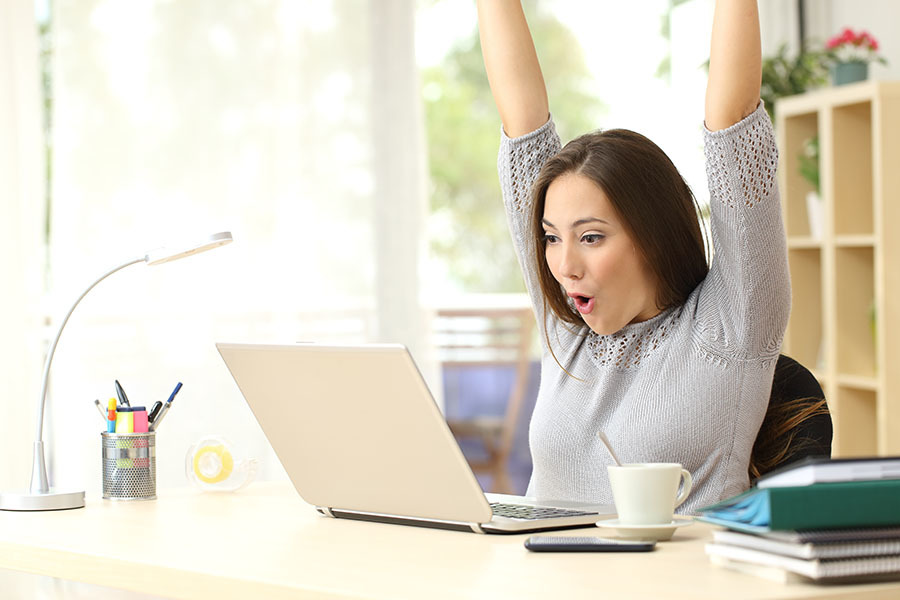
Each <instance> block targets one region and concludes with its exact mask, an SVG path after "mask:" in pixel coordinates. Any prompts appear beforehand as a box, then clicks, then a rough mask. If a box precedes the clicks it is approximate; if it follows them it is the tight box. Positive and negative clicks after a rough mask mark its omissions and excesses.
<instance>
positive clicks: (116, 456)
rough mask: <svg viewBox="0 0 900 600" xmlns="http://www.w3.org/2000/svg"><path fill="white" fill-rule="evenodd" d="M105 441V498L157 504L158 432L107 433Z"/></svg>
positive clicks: (104, 433) (104, 435)
mask: <svg viewBox="0 0 900 600" xmlns="http://www.w3.org/2000/svg"><path fill="white" fill-rule="evenodd" d="M100 435H101V436H102V440H103V497H104V498H107V499H109V500H156V432H155V431H150V432H147V433H106V432H102V433H101V434H100Z"/></svg>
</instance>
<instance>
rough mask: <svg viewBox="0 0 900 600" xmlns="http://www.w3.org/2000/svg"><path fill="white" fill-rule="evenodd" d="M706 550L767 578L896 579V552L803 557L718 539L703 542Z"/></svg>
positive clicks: (899, 561)
mask: <svg viewBox="0 0 900 600" xmlns="http://www.w3.org/2000/svg"><path fill="white" fill-rule="evenodd" d="M706 553H707V554H708V555H709V557H710V560H711V561H712V562H713V563H714V564H717V565H720V566H725V567H728V568H732V569H736V570H739V571H743V572H746V573H750V574H754V575H758V576H761V577H766V578H771V579H778V578H779V577H778V575H779V574H781V575H782V576H786V575H787V574H788V573H793V574H797V575H802V576H803V577H807V578H809V579H813V580H816V581H821V582H833V583H850V582H854V581H887V580H894V579H900V555H885V556H868V557H860V558H834V559H809V560H806V559H802V558H794V557H790V556H782V555H780V554H773V553H771V552H765V551H761V550H754V549H751V548H744V547H741V546H732V545H728V544H718V543H712V544H707V545H706ZM784 580H790V579H789V578H787V577H785V579H784Z"/></svg>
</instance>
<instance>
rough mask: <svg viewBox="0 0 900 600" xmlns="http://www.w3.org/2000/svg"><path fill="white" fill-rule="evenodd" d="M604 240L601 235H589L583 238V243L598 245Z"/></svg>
mask: <svg viewBox="0 0 900 600" xmlns="http://www.w3.org/2000/svg"><path fill="white" fill-rule="evenodd" d="M602 239H603V236H602V235H601V234H599V233H587V234H585V235H583V236H581V241H582V242H584V243H585V244H596V243H597V242H599V241H601V240H602Z"/></svg>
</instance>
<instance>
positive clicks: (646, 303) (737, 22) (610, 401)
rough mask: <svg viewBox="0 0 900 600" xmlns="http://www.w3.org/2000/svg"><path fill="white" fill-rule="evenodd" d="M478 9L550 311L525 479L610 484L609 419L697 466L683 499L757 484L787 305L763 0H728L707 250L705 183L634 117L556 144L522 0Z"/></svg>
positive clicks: (510, 169)
mask: <svg viewBox="0 0 900 600" xmlns="http://www.w3.org/2000/svg"><path fill="white" fill-rule="evenodd" d="M478 15H479V16H478V18H479V27H480V32H481V43H482V51H483V54H484V62H485V66H486V69H487V75H488V80H489V81H490V85H491V90H492V92H493V95H494V99H495V102H496V104H497V107H498V109H499V112H500V117H501V120H502V124H503V129H502V135H501V146H500V157H499V172H500V181H501V187H502V190H503V197H504V203H505V205H506V209H507V215H508V218H509V225H510V229H511V232H512V234H513V240H514V243H515V246H516V250H517V253H518V256H519V260H520V264H521V266H522V269H523V271H524V275H525V280H526V286H527V288H528V291H529V294H530V295H531V298H532V302H533V304H534V309H535V312H536V315H537V320H538V323H539V324H540V325H541V327H542V339H543V342H542V343H543V357H542V369H541V387H540V391H539V394H538V399H537V404H536V406H535V410H534V414H533V416H532V420H531V427H530V433H529V438H530V444H531V452H532V458H533V463H534V470H533V472H532V476H531V481H530V483H529V487H528V492H527V493H528V495H532V496H537V497H539V498H561V499H570V500H580V501H588V502H612V495H611V492H610V490H609V484H608V479H607V475H606V466H607V465H608V464H611V463H612V458H611V457H610V456H609V453H608V452H607V451H606V450H605V448H604V447H603V445H602V444H601V442H600V440H599V439H598V437H597V432H598V431H601V430H602V431H604V432H605V433H606V434H607V436H608V437H609V439H610V440H611V442H612V444H613V445H614V447H615V449H616V451H617V453H618V455H619V458H620V459H621V460H622V461H623V462H679V463H682V464H683V465H684V466H685V468H687V469H688V470H689V471H691V473H692V475H693V478H694V491H693V492H692V493H691V496H690V498H689V499H688V501H687V502H686V503H685V504H684V505H683V506H682V508H681V509H680V510H683V511H686V512H691V511H693V510H694V509H696V508H697V507H699V506H703V505H706V504H710V503H712V502H715V501H718V500H720V499H723V498H726V497H729V496H732V495H734V494H736V493H738V492H740V491H742V490H744V489H746V488H747V487H748V485H749V481H748V475H747V471H748V463H749V460H750V453H751V448H752V447H753V442H754V439H755V438H756V434H757V431H758V430H759V427H760V423H761V422H762V420H763V416H764V415H765V413H766V406H767V402H768V398H769V393H770V390H771V388H772V374H773V370H774V368H775V363H776V360H777V358H778V354H779V349H780V347H781V340H782V337H783V335H784V330H785V327H786V325H787V318H788V314H789V312H790V283H789V276H788V268H787V251H786V244H785V236H784V227H783V225H782V222H781V208H780V205H779V197H778V190H777V186H776V181H775V168H776V164H777V149H776V146H775V140H774V136H773V133H772V125H771V122H770V121H769V118H768V116H767V115H766V112H765V110H764V109H763V106H762V103H761V101H760V97H759V88H760V79H761V57H760V41H759V16H758V12H757V6H756V0H718V2H717V3H716V9H715V16H714V22H713V34H712V45H711V56H710V65H709V81H708V84H707V93H706V109H705V126H706V127H705V133H704V138H705V151H706V163H707V173H708V178H709V186H710V195H711V199H710V204H711V229H712V242H713V245H714V249H715V256H714V258H713V260H712V264H711V266H710V267H709V268H707V264H706V260H705V253H704V248H703V240H702V235H701V233H700V228H699V225H698V221H697V214H696V210H695V207H694V206H695V203H694V200H693V196H692V194H691V192H690V190H689V188H688V186H687V185H686V183H685V182H684V180H683V179H682V178H681V176H680V175H679V174H678V171H677V170H676V169H675V167H674V165H673V164H672V163H671V161H670V160H669V159H668V157H666V155H665V154H664V153H663V152H662V150H660V149H659V148H658V147H657V146H655V145H654V144H653V143H652V142H650V141H649V140H647V139H646V138H644V137H643V136H640V135H639V134H636V133H634V132H630V131H625V130H611V131H605V132H601V131H598V132H593V133H589V134H586V135H584V136H582V137H580V138H577V139H576V140H573V141H572V142H570V143H569V144H567V145H566V146H565V147H564V148H562V149H560V141H559V137H558V136H557V135H556V132H555V130H554V126H553V120H552V118H551V117H550V112H549V104H548V99H547V92H546V90H545V87H544V82H543V76H542V74H541V71H540V66H539V64H538V60H537V56H536V54H535V51H534V46H533V43H532V41H531V36H530V33H529V31H528V26H527V23H526V21H525V17H524V15H523V13H522V8H521V4H520V2H519V0H479V2H478Z"/></svg>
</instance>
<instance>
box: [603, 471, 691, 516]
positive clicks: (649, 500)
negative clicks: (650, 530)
mask: <svg viewBox="0 0 900 600" xmlns="http://www.w3.org/2000/svg"><path fill="white" fill-rule="evenodd" d="M607 470H608V472H609V483H610V485H611V486H612V493H613V500H614V501H615V503H616V512H617V513H618V517H619V523H620V524H622V525H661V524H667V523H671V522H672V516H673V514H674V512H675V509H676V508H677V507H678V506H680V505H681V504H682V503H683V502H684V501H685V500H687V497H688V494H690V493H691V484H692V480H691V474H690V473H689V472H688V470H687V469H683V468H682V467H681V465H680V464H678V463H634V464H624V465H621V466H619V465H610V466H608V467H607ZM679 486H680V487H681V491H680V492H679V489H678V488H679Z"/></svg>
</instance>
